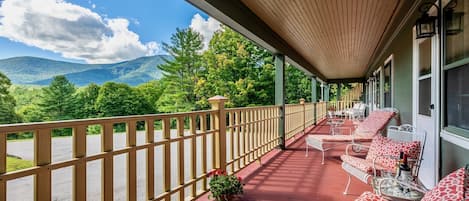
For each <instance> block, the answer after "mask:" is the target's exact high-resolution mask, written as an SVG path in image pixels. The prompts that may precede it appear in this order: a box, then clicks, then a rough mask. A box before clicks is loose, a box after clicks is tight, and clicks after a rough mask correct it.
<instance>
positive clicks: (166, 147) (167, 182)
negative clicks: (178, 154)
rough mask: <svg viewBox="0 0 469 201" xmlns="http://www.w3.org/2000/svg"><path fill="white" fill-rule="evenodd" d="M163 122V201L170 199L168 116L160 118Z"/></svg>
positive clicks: (169, 134)
mask: <svg viewBox="0 0 469 201" xmlns="http://www.w3.org/2000/svg"><path fill="white" fill-rule="evenodd" d="M161 121H162V123H163V138H164V140H165V144H164V149H163V159H164V168H163V172H164V178H163V180H164V185H163V192H165V193H166V196H165V198H164V200H165V201H170V200H171V194H170V192H171V142H170V139H171V127H170V121H171V119H169V118H164V119H162V120H161Z"/></svg>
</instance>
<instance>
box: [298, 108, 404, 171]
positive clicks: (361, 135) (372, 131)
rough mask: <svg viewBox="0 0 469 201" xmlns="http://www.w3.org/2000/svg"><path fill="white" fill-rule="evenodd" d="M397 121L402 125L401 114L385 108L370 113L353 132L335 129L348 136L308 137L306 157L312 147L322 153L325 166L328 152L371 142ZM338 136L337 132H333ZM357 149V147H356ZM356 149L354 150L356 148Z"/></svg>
mask: <svg viewBox="0 0 469 201" xmlns="http://www.w3.org/2000/svg"><path fill="white" fill-rule="evenodd" d="M393 117H394V118H396V119H397V123H398V124H400V120H399V112H398V111H397V110H396V109H394V108H384V109H381V110H376V111H373V112H371V113H370V115H369V116H368V117H367V118H366V119H365V120H363V122H360V123H359V124H358V125H357V128H356V129H355V130H354V131H353V132H352V128H351V127H335V128H333V129H337V130H345V131H347V132H348V134H345V135H308V136H306V138H305V141H306V156H308V149H309V147H312V148H314V149H317V150H319V151H321V152H322V160H321V164H324V155H325V152H326V151H327V150H330V149H331V148H333V147H335V146H337V145H341V144H344V143H345V144H349V143H353V144H359V143H363V142H371V140H372V139H373V137H375V136H376V135H377V134H379V133H380V132H381V131H382V130H383V129H384V128H385V127H386V125H387V124H388V123H389V122H390V121H391V119H392V118H393ZM332 133H334V134H336V133H337V132H336V131H334V132H332ZM355 147H356V146H355ZM355 147H354V148H355Z"/></svg>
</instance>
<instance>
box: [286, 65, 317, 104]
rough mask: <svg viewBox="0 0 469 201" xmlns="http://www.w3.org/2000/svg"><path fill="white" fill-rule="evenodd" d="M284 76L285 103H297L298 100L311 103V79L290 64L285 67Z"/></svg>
mask: <svg viewBox="0 0 469 201" xmlns="http://www.w3.org/2000/svg"><path fill="white" fill-rule="evenodd" d="M285 74H286V84H285V93H286V97H287V103H298V102H299V100H300V98H304V99H305V100H306V101H307V102H311V78H309V77H308V76H307V75H306V74H305V73H304V72H302V71H301V70H299V69H297V68H295V67H294V66H292V65H290V64H287V65H286V69H285Z"/></svg>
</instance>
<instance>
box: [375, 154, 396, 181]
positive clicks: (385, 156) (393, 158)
mask: <svg viewBox="0 0 469 201" xmlns="http://www.w3.org/2000/svg"><path fill="white" fill-rule="evenodd" d="M378 158H390V159H392V160H395V161H396V162H397V161H398V160H399V158H397V157H395V156H390V155H379V156H376V157H374V158H373V166H372V168H373V175H374V176H375V177H376V160H377V159H378Z"/></svg>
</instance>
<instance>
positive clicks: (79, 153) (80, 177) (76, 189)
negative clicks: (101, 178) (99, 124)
mask: <svg viewBox="0 0 469 201" xmlns="http://www.w3.org/2000/svg"><path fill="white" fill-rule="evenodd" d="M73 157H74V158H79V159H80V160H79V162H78V164H76V165H75V169H74V171H73V177H74V178H73V181H74V182H75V183H74V185H73V200H75V201H86V160H85V157H86V126H77V127H74V128H73Z"/></svg>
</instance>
